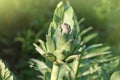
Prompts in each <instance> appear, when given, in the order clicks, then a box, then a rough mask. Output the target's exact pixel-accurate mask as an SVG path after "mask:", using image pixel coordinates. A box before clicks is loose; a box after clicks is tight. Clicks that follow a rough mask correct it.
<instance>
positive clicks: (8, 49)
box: [0, 0, 120, 80]
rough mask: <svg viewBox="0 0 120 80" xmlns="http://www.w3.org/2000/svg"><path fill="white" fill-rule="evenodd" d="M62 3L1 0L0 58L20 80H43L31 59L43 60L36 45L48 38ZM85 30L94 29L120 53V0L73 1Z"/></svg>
mask: <svg viewBox="0 0 120 80" xmlns="http://www.w3.org/2000/svg"><path fill="white" fill-rule="evenodd" d="M59 1H61V0H0V57H1V58H2V59H4V60H5V61H6V62H7V63H8V65H9V67H10V69H11V71H13V72H14V74H15V75H16V76H17V77H18V80H39V78H38V77H39V76H38V77H36V75H37V74H40V73H39V72H36V71H34V69H31V68H29V63H28V62H29V60H30V59H31V58H39V59H42V57H41V56H40V55H39V54H38V53H37V52H36V51H35V49H34V47H33V42H36V41H37V40H38V39H39V38H41V39H43V40H44V39H45V34H46V33H47V29H48V27H49V23H50V21H51V19H52V16H53V13H54V9H55V8H56V5H57V3H58V2H59ZM70 3H71V5H72V6H73V8H74V10H75V12H76V15H77V17H78V20H80V19H81V18H85V21H84V22H83V23H82V24H81V26H82V28H86V27H89V26H93V28H94V31H95V32H97V33H98V37H97V39H96V40H95V41H93V42H97V43H101V42H102V43H104V44H106V45H109V46H111V50H112V54H113V55H115V56H119V55H120V54H119V52H120V41H119V40H120V22H119V21H120V1H119V0H70Z"/></svg>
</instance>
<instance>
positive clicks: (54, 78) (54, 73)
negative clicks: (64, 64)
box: [50, 62, 59, 80]
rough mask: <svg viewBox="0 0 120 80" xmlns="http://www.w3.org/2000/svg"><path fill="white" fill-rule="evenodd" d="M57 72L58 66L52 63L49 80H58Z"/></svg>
mask: <svg viewBox="0 0 120 80" xmlns="http://www.w3.org/2000/svg"><path fill="white" fill-rule="evenodd" d="M58 72H59V65H58V64H57V63H56V62H54V63H53V68H52V73H51V79H50V80H58Z"/></svg>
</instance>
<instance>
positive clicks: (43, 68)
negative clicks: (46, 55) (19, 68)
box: [30, 59, 50, 75]
mask: <svg viewBox="0 0 120 80" xmlns="http://www.w3.org/2000/svg"><path fill="white" fill-rule="evenodd" d="M30 67H34V68H35V70H39V71H40V72H41V73H42V74H43V75H44V74H45V73H46V72H49V71H50V69H49V68H48V66H47V65H46V64H45V63H44V62H43V61H40V60H38V59H31V60H30Z"/></svg>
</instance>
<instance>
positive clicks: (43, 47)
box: [38, 39, 47, 51]
mask: <svg viewBox="0 0 120 80" xmlns="http://www.w3.org/2000/svg"><path fill="white" fill-rule="evenodd" d="M38 42H39V43H40V45H41V48H42V49H43V50H44V51H46V50H47V49H46V46H45V42H44V41H43V40H41V39H39V40H38Z"/></svg>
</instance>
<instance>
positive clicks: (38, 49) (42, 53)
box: [33, 44, 45, 55]
mask: <svg viewBox="0 0 120 80" xmlns="http://www.w3.org/2000/svg"><path fill="white" fill-rule="evenodd" d="M33 45H34V46H35V49H36V50H37V51H38V52H39V53H40V54H41V55H44V54H45V52H44V51H43V50H42V48H41V47H39V46H38V45H36V44H33Z"/></svg>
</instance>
